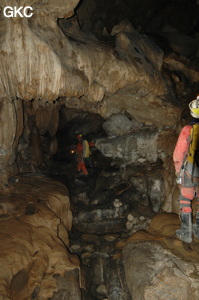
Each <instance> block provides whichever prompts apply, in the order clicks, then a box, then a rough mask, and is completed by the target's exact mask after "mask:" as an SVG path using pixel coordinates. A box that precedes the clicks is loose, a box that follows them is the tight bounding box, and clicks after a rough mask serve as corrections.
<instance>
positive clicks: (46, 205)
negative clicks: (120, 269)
mask: <svg viewBox="0 0 199 300" xmlns="http://www.w3.org/2000/svg"><path fill="white" fill-rule="evenodd" d="M10 180H11V182H10V190H9V192H8V191H7V192H6V193H1V199H0V200H1V206H0V223H1V226H0V227H1V229H0V236H1V244H0V249H1V261H0V264H1V272H0V298H1V299H16V300H17V299H20V300H22V299H24V300H25V299H30V298H33V299H45V300H46V299H47V298H51V299H57V298H56V297H55V298H54V296H56V292H57V290H58V289H59V284H58V282H59V281H60V280H61V278H62V281H64V278H65V276H66V277H67V276H69V274H70V276H69V278H70V280H71V286H70V290H67V291H65V296H67V294H66V293H69V294H68V296H69V295H72V294H74V295H73V297H72V296H71V298H70V299H81V298H80V290H79V286H80V284H79V282H80V281H81V280H80V277H79V276H74V275H75V274H74V272H75V270H76V271H78V270H79V260H78V258H77V257H76V256H75V255H71V254H70V253H69V251H68V247H69V237H68V231H70V229H71V226H72V213H71V210H70V201H69V195H68V191H67V189H66V188H65V187H64V185H62V184H60V183H58V182H55V181H52V180H50V179H48V178H47V177H45V176H41V175H31V174H27V175H24V176H16V177H12V178H11V179H10ZM68 271H70V272H71V273H67V272H68ZM72 271H74V272H72ZM79 275H80V274H79ZM65 280H66V279H65ZM72 286H73V287H74V290H73V288H72ZM53 295H54V296H53Z"/></svg>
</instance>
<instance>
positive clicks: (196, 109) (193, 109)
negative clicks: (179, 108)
mask: <svg viewBox="0 0 199 300" xmlns="http://www.w3.org/2000/svg"><path fill="white" fill-rule="evenodd" d="M189 109H190V114H191V115H192V117H194V118H197V119H198V118H199V96H197V98H196V99H194V100H193V101H191V102H190V103H189Z"/></svg>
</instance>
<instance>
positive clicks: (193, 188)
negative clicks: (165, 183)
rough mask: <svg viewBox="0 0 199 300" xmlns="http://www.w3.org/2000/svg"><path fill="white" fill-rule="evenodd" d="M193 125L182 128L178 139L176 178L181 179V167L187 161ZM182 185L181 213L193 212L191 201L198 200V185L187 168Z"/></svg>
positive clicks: (175, 152)
mask: <svg viewBox="0 0 199 300" xmlns="http://www.w3.org/2000/svg"><path fill="white" fill-rule="evenodd" d="M191 129H192V126H191V125H186V126H184V127H183V128H182V130H181V132H180V135H179V137H178V140H177V143H176V146H175V150H174V152H173V161H174V167H175V171H176V176H177V177H179V176H180V173H181V167H182V166H183V163H184V162H185V160H186V157H187V155H188V151H189V144H190V140H191ZM181 177H182V185H180V192H181V194H180V197H179V201H180V212H182V213H189V212H192V208H191V200H192V199H193V198H194V197H195V196H196V197H197V198H198V185H197V184H194V183H193V182H192V178H191V175H190V174H189V173H188V172H187V170H186V166H185V167H184V170H183V172H182V174H181Z"/></svg>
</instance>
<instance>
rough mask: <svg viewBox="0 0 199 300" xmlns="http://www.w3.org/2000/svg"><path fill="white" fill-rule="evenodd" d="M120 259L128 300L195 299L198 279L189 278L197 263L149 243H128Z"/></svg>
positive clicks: (197, 290) (198, 288) (198, 291)
mask: <svg viewBox="0 0 199 300" xmlns="http://www.w3.org/2000/svg"><path fill="white" fill-rule="evenodd" d="M123 257H124V269H125V277H126V280H127V284H128V287H129V290H130V292H131V297H132V298H131V299H135V300H140V299H143V300H144V299H154V300H155V299H183V300H187V299H194V300H196V299H198V295H199V286H198V280H197V279H196V278H194V277H192V276H191V274H192V273H193V272H195V271H196V270H198V264H196V265H195V264H193V263H189V262H186V261H183V260H180V259H179V258H178V257H176V256H175V255H174V254H172V253H170V252H169V251H167V250H165V249H163V248H162V246H161V245H157V244H152V243H150V242H143V243H141V244H140V243H139V244H138V243H131V244H128V245H127V246H126V247H125V248H124V250H123ZM196 272H197V271H196Z"/></svg>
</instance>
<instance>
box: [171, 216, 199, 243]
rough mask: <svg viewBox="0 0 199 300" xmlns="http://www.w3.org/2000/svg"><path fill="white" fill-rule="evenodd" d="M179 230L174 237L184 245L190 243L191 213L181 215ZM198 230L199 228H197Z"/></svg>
mask: <svg viewBox="0 0 199 300" xmlns="http://www.w3.org/2000/svg"><path fill="white" fill-rule="evenodd" d="M180 219H181V228H180V229H178V230H176V236H177V238H179V239H180V240H181V241H183V242H185V243H191V242H192V213H181V214H180ZM198 228H199V227H198Z"/></svg>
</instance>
